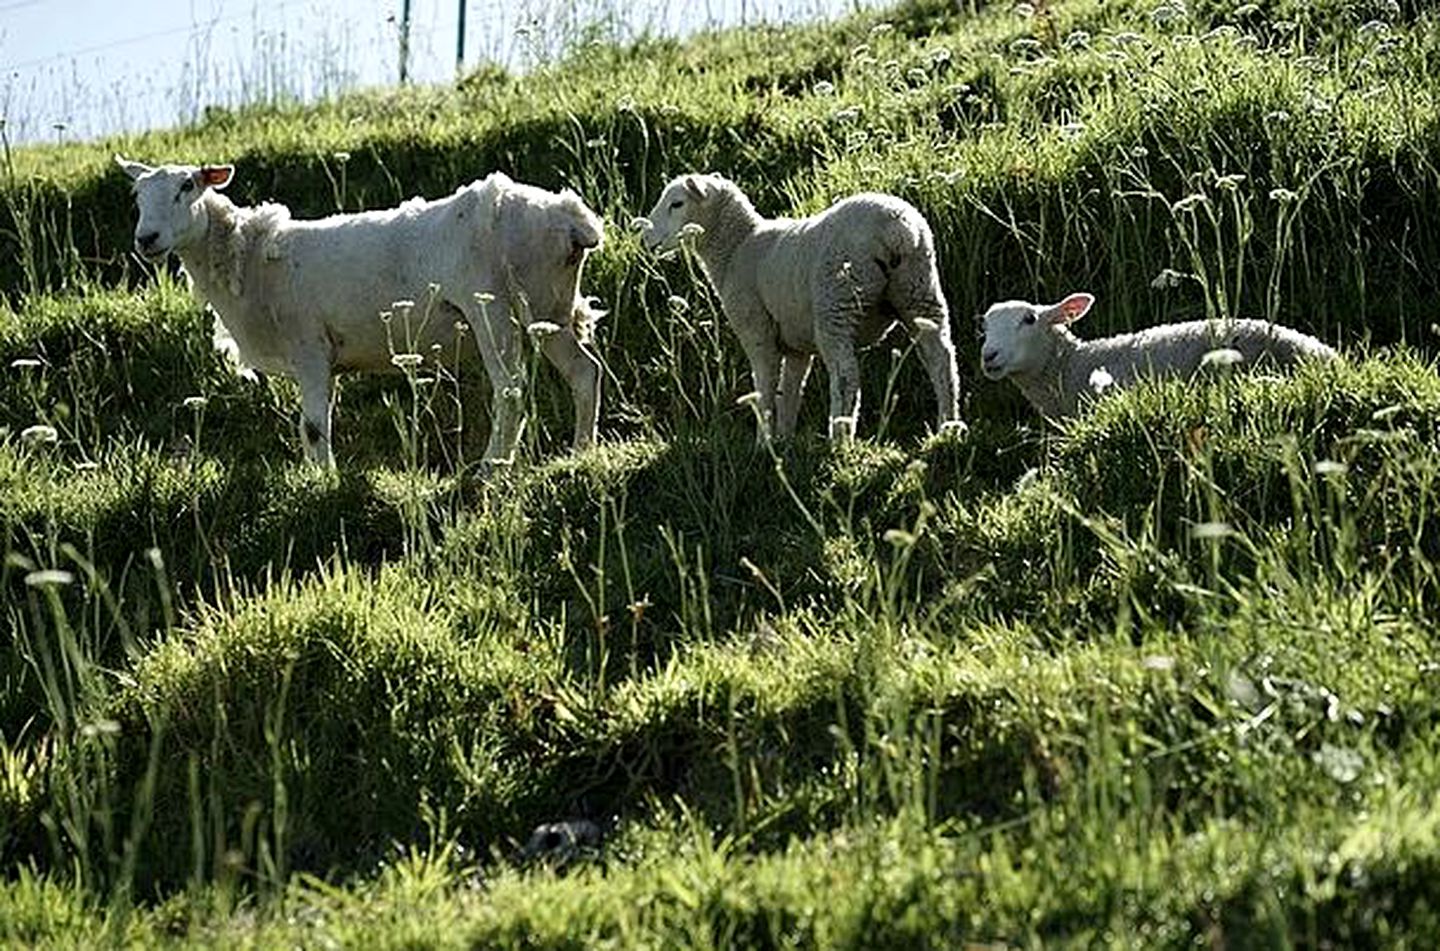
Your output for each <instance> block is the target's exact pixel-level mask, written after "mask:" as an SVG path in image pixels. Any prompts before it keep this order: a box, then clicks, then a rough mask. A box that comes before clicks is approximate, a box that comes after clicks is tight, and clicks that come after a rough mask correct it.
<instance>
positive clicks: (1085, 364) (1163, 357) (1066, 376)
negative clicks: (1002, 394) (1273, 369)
mask: <svg viewBox="0 0 1440 951" xmlns="http://www.w3.org/2000/svg"><path fill="white" fill-rule="evenodd" d="M1094 303H1095V298H1094V297H1093V296H1091V295H1090V294H1084V293H1081V294H1071V295H1070V296H1069V297H1066V298H1065V299H1064V300H1062V301H1060V302H1059V303H1058V304H1032V303H1029V302H1028V301H1005V302H1003V303H1000V304H994V305H992V306H991V307H990V309H989V310H988V311H986V313H985V316H984V317H983V318H982V319H983V320H984V324H985V343H984V346H983V347H982V349H981V368H982V369H983V371H984V373H985V375H986V376H987V377H989V378H990V379H992V380H1002V379H1005V378H1007V377H1008V378H1009V379H1010V380H1012V381H1013V382H1014V383H1015V385H1016V386H1018V387H1019V388H1020V392H1022V393H1024V394H1025V398H1026V399H1027V400H1029V401H1030V405H1032V406H1034V407H1035V408H1036V409H1037V410H1039V411H1040V412H1041V413H1042V414H1044V415H1045V416H1047V417H1049V418H1051V419H1062V418H1064V417H1066V416H1071V415H1073V414H1074V413H1075V412H1076V410H1077V409H1078V408H1079V405H1080V401H1081V399H1082V398H1084V397H1088V396H1093V395H1096V394H1098V393H1099V392H1100V391H1102V390H1104V389H1106V388H1108V387H1111V386H1113V387H1116V388H1124V387H1128V386H1132V385H1134V384H1135V383H1136V381H1138V380H1140V379H1141V378H1163V377H1185V376H1189V375H1191V374H1193V373H1194V372H1195V371H1196V370H1197V369H1199V368H1200V366H1201V364H1202V362H1203V361H1204V360H1205V359H1206V355H1207V354H1210V353H1215V354H1216V356H1217V357H1220V358H1222V359H1223V360H1225V361H1233V362H1243V363H1246V364H1252V365H1253V364H1256V363H1260V362H1265V361H1268V362H1270V363H1272V364H1274V365H1275V366H1278V367H1291V366H1294V365H1295V364H1297V363H1298V362H1300V361H1301V360H1304V359H1327V360H1328V359H1332V358H1334V357H1335V351H1334V350H1333V349H1331V348H1330V347H1328V346H1326V345H1325V344H1323V343H1321V342H1320V341H1319V340H1316V339H1315V338H1314V337H1310V336H1307V335H1306V334H1302V333H1300V332H1299V331H1297V330H1291V329H1290V328H1289V327H1282V326H1280V325H1278V324H1272V323H1269V322H1268V321H1264V320H1216V321H1211V320H1195V321H1190V322H1188V323H1183V324H1162V325H1160V326H1158V327H1151V328H1149V329H1147V330H1142V331H1140V332H1138V333H1132V334H1122V335H1120V336H1118V337H1106V338H1104V339H1101V340H1081V339H1079V338H1077V337H1076V336H1075V335H1074V334H1072V333H1071V332H1070V330H1069V325H1070V324H1072V323H1074V322H1075V321H1077V320H1079V319H1080V318H1081V317H1084V316H1085V314H1086V313H1087V312H1088V311H1089V310H1090V307H1091V305H1092V304H1094ZM1212 359H1214V358H1212Z"/></svg>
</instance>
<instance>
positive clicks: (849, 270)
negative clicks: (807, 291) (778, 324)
mask: <svg viewBox="0 0 1440 951" xmlns="http://www.w3.org/2000/svg"><path fill="white" fill-rule="evenodd" d="M885 281H886V278H885V273H884V271H882V270H881V268H880V265H879V264H878V263H877V262H875V261H866V260H860V261H846V262H844V263H843V264H842V265H841V266H840V267H839V269H838V270H837V271H836V273H835V283H834V284H833V285H831V286H830V287H829V288H827V289H826V290H825V292H823V293H822V294H821V295H819V296H818V298H817V300H816V301H815V307H816V310H815V345H816V347H817V349H818V350H819V351H820V359H821V360H822V361H823V362H824V364H825V372H826V373H828V374H829V375H830V438H831V439H832V440H845V439H850V438H852V437H854V435H855V430H856V429H857V428H858V426H859V421H860V361H859V360H858V359H856V357H855V333H856V328H858V327H859V326H860V322H861V320H862V319H864V317H865V315H866V313H868V312H870V311H871V310H872V309H873V308H874V307H875V305H876V303H877V301H878V299H879V296H880V294H881V293H882V292H883V289H884V287H885Z"/></svg>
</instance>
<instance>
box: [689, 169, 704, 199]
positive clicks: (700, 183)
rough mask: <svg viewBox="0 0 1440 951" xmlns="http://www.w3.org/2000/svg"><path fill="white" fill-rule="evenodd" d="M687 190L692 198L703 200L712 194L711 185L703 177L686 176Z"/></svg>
mask: <svg viewBox="0 0 1440 951" xmlns="http://www.w3.org/2000/svg"><path fill="white" fill-rule="evenodd" d="M685 190H686V191H687V192H689V193H690V195H691V197H693V198H697V199H703V198H704V197H705V196H706V195H707V194H709V193H710V183H709V182H707V181H705V178H704V176H702V175H686V176H685Z"/></svg>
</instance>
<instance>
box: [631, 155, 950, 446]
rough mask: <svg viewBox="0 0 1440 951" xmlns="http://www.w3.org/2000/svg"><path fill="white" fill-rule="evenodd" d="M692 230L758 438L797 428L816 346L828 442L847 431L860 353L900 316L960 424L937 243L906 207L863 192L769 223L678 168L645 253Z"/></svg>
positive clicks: (726, 188) (945, 409) (730, 186)
mask: <svg viewBox="0 0 1440 951" xmlns="http://www.w3.org/2000/svg"><path fill="white" fill-rule="evenodd" d="M694 226H698V229H697V228H696V227H694ZM687 228H688V229H689V230H691V231H696V232H697V234H696V238H695V250H696V252H697V253H698V254H699V257H700V262H701V264H702V266H703V267H704V269H705V274H706V276H707V277H708V278H709V279H710V284H711V286H713V287H714V288H715V292H716V293H717V294H718V295H719V296H720V303H721V306H722V307H723V308H724V311H725V316H726V318H727V320H728V321H729V323H730V326H731V327H733V328H734V330H735V333H736V335H737V336H738V337H739V338H740V345H741V347H743V348H744V350H745V355H746V357H748V358H749V360H750V370H751V373H752V374H753V376H754V381H755V390H756V393H757V395H758V397H759V401H760V402H759V410H760V420H761V427H760V438H761V440H762V441H763V440H764V439H766V438H768V435H769V433H770V432H771V431H772V429H773V432H774V433H775V434H776V435H777V436H779V437H781V438H784V437H788V436H790V435H792V434H793V433H794V432H795V421H796V418H797V416H798V415H799V413H800V398H801V396H802V394H803V393H804V389H805V379H806V377H807V376H808V375H809V373H810V364H811V360H812V357H813V356H814V355H815V354H817V353H818V354H819V355H820V359H821V361H822V362H823V363H824V364H825V369H826V372H827V373H828V374H829V376H830V427H829V432H830V437H831V438H832V439H836V438H846V437H849V436H851V435H853V434H854V431H855V423H856V418H857V414H858V412H859V409H860V366H859V362H858V361H857V359H856V355H855V351H856V348H857V347H863V346H865V345H867V344H870V343H873V342H875V341H876V340H878V339H880V338H881V337H882V336H883V335H884V334H885V332H886V331H887V330H889V328H890V327H891V326H892V325H893V324H894V323H895V321H896V320H899V321H900V322H901V323H903V324H904V325H905V327H906V329H907V330H909V332H910V333H911V335H912V336H913V337H914V339H915V343H916V346H917V347H918V349H919V351H920V356H921V359H922V360H923V361H924V363H925V369H926V371H927V372H928V373H929V376H930V382H931V384H932V385H933V387H934V389H935V400H936V402H937V403H938V404H939V414H938V415H939V425H940V427H941V428H946V427H952V426H960V425H963V424H961V423H960V422H959V420H958V407H957V403H958V394H957V382H956V372H955V345H954V343H953V342H952V341H951V338H950V312H949V308H948V306H947V305H946V303H945V294H944V292H943V291H942V290H941V289H940V276H939V274H938V272H937V269H936V261H935V241H934V239H933V238H932V237H931V234H930V226H929V225H928V224H927V223H926V221H925V218H924V217H923V216H922V215H921V214H920V212H919V211H917V210H916V209H915V208H914V207H913V206H911V205H909V204H908V203H906V202H904V201H902V200H900V199H899V198H895V197H893V196H890V195H878V194H862V195H855V196H853V197H851V198H847V199H845V200H843V201H841V202H838V203H836V204H835V205H832V206H831V207H830V208H828V209H826V210H825V211H822V212H821V213H819V214H817V215H814V216H813V217H810V218H801V219H788V218H776V219H766V218H762V217H761V216H760V215H759V213H757V212H756V210H755V207H754V206H753V205H752V204H751V203H750V200H749V199H748V198H747V197H746V196H745V194H744V193H743V192H742V191H741V190H740V188H739V187H738V186H736V185H735V184H734V183H733V182H731V181H729V180H727V179H725V178H722V177H720V176H719V175H684V176H681V177H679V178H676V179H675V180H673V181H671V182H670V183H669V184H668V185H666V187H665V190H664V191H663V192H662V193H661V195H660V200H659V201H658V202H657V203H656V204H655V208H654V210H652V211H651V212H650V215H649V218H648V224H646V230H645V233H644V235H643V240H644V243H645V245H646V246H647V247H648V248H650V249H651V250H660V249H669V248H672V247H674V246H675V244H676V243H677V241H678V240H679V238H680V236H681V234H682V233H683V232H685V231H686V229H687ZM777 393H778V405H777Z"/></svg>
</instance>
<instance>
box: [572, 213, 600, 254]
mask: <svg viewBox="0 0 1440 951" xmlns="http://www.w3.org/2000/svg"><path fill="white" fill-rule="evenodd" d="M604 234H605V232H604V226H603V225H602V224H601V223H600V219H598V218H595V217H593V216H591V215H578V214H577V215H576V216H575V220H574V221H572V222H571V223H570V228H569V235H570V253H569V255H567V256H566V258H565V263H566V264H568V265H570V266H571V267H574V266H575V265H577V264H579V263H580V262H581V260H583V259H584V257H585V252H586V251H589V250H591V249H592V248H598V247H600V241H601V238H602V237H603V236H604Z"/></svg>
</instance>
